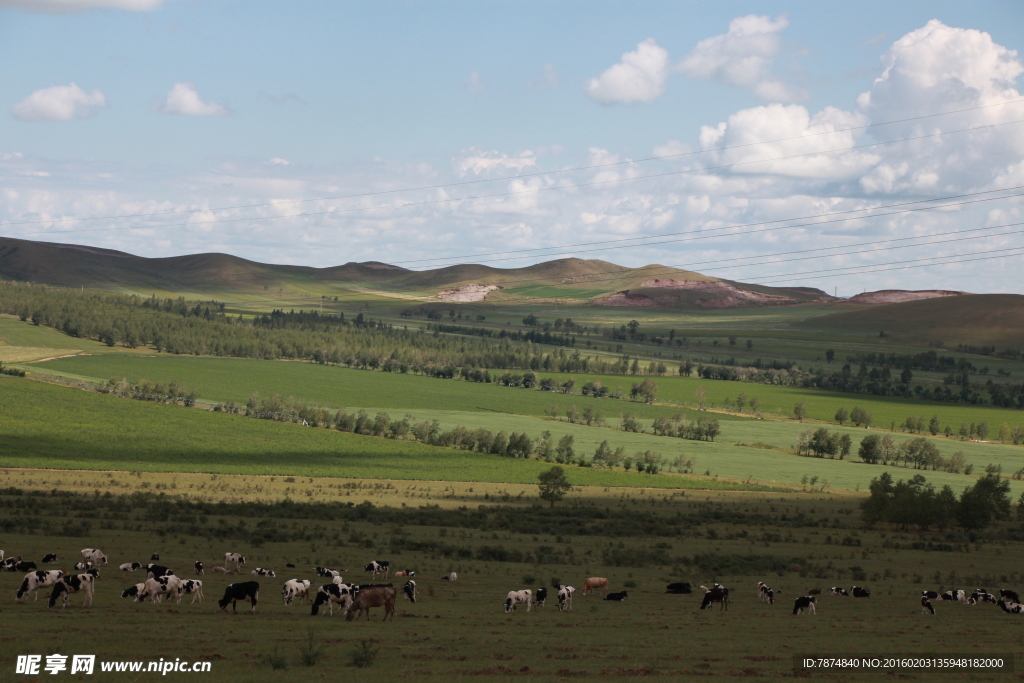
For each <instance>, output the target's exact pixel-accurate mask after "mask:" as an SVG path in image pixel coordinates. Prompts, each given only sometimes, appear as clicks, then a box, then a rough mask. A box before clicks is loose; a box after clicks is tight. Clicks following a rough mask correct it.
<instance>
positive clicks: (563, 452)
mask: <svg viewBox="0 0 1024 683" xmlns="http://www.w3.org/2000/svg"><path fill="white" fill-rule="evenodd" d="M572 445H573V437H572V434H566V435H565V436H563V437H562V438H561V439H559V440H558V446H556V447H555V461H556V462H559V463H563V464H564V463H569V462H572V459H573V458H574V457H576V452H575V451H574V450H573V447H572Z"/></svg>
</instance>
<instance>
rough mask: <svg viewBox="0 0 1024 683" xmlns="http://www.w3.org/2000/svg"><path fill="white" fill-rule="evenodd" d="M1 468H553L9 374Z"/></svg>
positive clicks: (484, 476)
mask: <svg viewBox="0 0 1024 683" xmlns="http://www.w3.org/2000/svg"><path fill="white" fill-rule="evenodd" d="M0 410H2V412H3V415H4V421H3V424H2V425H0V437H2V438H0V465H3V466H7V467H28V468H37V467H46V468H56V469H95V470H146V471H157V472H213V473H244V474H267V475H299V476H314V477H315V476H343V477H344V476H347V477H370V478H382V479H415V480H432V481H492V482H508V483H533V482H535V481H536V480H537V474H538V473H539V472H540V471H541V470H543V469H546V468H547V467H549V466H548V465H545V464H544V463H541V462H537V461H533V460H515V459H512V458H504V457H500V456H492V455H485V454H475V453H469V452H466V451H457V450H450V449H443V448H436V447H433V446H428V445H424V444H419V443H415V442H408V441H391V440H387V439H380V438H375V437H369V436H360V435H355V434H347V433H342V432H334V431H329V430H324V429H312V428H304V427H301V426H298V425H295V424H292V423H280V422H271V421H263V420H254V419H251V418H246V417H243V416H240V415H228V414H223V413H212V412H208V411H203V410H194V409H187V408H182V407H180V406H168V405H157V404H150V403H140V402H135V401H131V400H128V399H120V398H116V397H113V396H106V395H100V394H93V393H89V392H83V391H79V390H76V389H69V388H65V387H56V386H51V385H47V384H41V383H36V382H30V381H25V380H17V379H15V378H6V377H0ZM571 469H572V470H573V473H572V479H573V481H574V483H577V484H580V485H593V486H623V485H624V486H631V485H637V486H652V487H656V486H660V487H667V488H759V487H752V486H751V487H744V486H743V485H742V484H736V483H726V482H717V481H714V480H712V479H706V478H700V479H696V478H687V477H681V476H676V475H653V476H652V475H640V474H637V473H632V472H622V471H614V472H613V471H610V470H597V469H591V468H571Z"/></svg>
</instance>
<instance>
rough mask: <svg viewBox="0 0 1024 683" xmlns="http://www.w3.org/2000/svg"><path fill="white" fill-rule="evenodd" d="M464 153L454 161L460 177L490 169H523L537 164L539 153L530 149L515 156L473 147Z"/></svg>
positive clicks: (453, 164)
mask: <svg viewBox="0 0 1024 683" xmlns="http://www.w3.org/2000/svg"><path fill="white" fill-rule="evenodd" d="M462 154H463V156H462V157H460V158H458V159H454V160H453V161H452V166H453V167H454V168H455V173H456V174H458V176H459V177H460V178H463V177H465V176H466V175H467V174H469V173H473V174H474V175H480V174H481V173H486V172H488V171H493V170H506V169H509V170H514V171H521V170H523V169H524V168H528V167H531V166H536V165H537V155H536V154H534V153H533V152H531V151H530V150H526V151H523V152H519V153H518V154H516V155H514V156H509V155H507V154H504V153H502V152H497V151H490V152H485V151H483V150H480V149H476V148H472V149H467V150H465V151H463V153H462Z"/></svg>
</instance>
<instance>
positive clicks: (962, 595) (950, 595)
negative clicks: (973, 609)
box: [939, 590, 967, 602]
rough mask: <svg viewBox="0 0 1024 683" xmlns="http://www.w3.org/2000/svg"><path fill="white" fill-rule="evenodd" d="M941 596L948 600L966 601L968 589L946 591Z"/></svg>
mask: <svg viewBox="0 0 1024 683" xmlns="http://www.w3.org/2000/svg"><path fill="white" fill-rule="evenodd" d="M939 597H940V598H942V599H943V600H945V601H947V602H956V601H958V600H959V601H960V602H964V601H966V600H967V592H966V591H962V590H960V591H946V592H945V593H943V594H942V595H940V596H939Z"/></svg>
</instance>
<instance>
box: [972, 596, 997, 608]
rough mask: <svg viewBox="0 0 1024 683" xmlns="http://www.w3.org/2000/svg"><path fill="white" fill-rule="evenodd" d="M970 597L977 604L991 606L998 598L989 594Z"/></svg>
mask: <svg viewBox="0 0 1024 683" xmlns="http://www.w3.org/2000/svg"><path fill="white" fill-rule="evenodd" d="M972 597H973V598H974V599H975V601H977V602H991V603H992V604H993V605H994V604H996V603H997V602H999V598H997V597H996V596H994V595H992V594H991V593H975V594H974V595H973V596H972Z"/></svg>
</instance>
